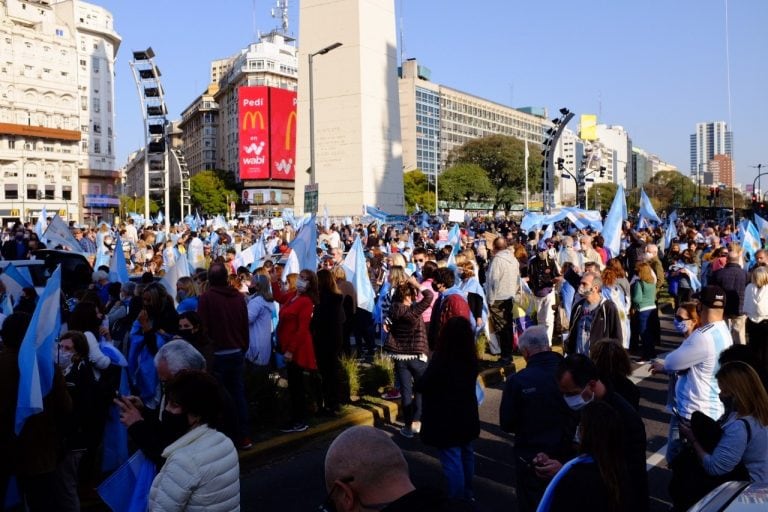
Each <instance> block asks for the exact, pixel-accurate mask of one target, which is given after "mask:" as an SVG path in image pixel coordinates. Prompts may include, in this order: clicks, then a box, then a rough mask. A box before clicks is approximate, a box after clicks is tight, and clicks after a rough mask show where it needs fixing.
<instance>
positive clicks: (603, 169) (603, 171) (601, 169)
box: [600, 167, 605, 178]
mask: <svg viewBox="0 0 768 512" xmlns="http://www.w3.org/2000/svg"><path fill="white" fill-rule="evenodd" d="M600 177H601V178H605V167H600Z"/></svg>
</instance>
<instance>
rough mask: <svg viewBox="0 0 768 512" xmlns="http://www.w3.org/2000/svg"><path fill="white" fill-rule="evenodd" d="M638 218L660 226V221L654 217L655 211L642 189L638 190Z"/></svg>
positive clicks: (657, 217)
mask: <svg viewBox="0 0 768 512" xmlns="http://www.w3.org/2000/svg"><path fill="white" fill-rule="evenodd" d="M640 218H641V219H642V218H645V219H647V220H649V221H651V222H656V223H658V224H661V219H660V218H659V216H658V215H656V210H654V209H653V205H652V204H651V200H650V198H649V197H648V194H646V193H645V190H644V189H640Z"/></svg>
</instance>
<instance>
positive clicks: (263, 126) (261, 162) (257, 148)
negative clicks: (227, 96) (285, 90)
mask: <svg viewBox="0 0 768 512" xmlns="http://www.w3.org/2000/svg"><path fill="white" fill-rule="evenodd" d="M268 95H269V89H268V88H267V87H240V88H239V89H238V103H237V107H238V108H237V111H238V112H237V113H238V126H239V127H240V128H239V131H240V179H241V180H258V179H267V178H269V161H270V160H269V125H268V121H269V120H268V117H269V99H268Z"/></svg>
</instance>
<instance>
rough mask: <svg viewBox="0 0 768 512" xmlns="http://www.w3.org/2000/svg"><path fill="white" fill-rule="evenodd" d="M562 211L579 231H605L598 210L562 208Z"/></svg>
mask: <svg viewBox="0 0 768 512" xmlns="http://www.w3.org/2000/svg"><path fill="white" fill-rule="evenodd" d="M561 210H562V211H561V213H563V212H565V217H566V218H567V219H568V220H570V221H571V222H572V223H573V225H574V226H576V227H577V228H579V229H586V228H592V229H594V230H595V231H602V229H603V219H602V217H600V212H598V211H596V210H584V209H582V208H574V207H567V208H562V209H561ZM558 220H559V219H558Z"/></svg>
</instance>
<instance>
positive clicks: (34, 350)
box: [15, 266, 61, 435]
mask: <svg viewBox="0 0 768 512" xmlns="http://www.w3.org/2000/svg"><path fill="white" fill-rule="evenodd" d="M60 297H61V266H59V267H57V268H56V270H55V271H54V272H53V275H52V276H51V277H50V278H49V279H48V282H47V283H46V285H45V290H44V291H43V294H42V296H41V297H40V300H39V301H38V302H37V306H36V307H35V312H34V314H33V315H32V321H31V322H30V324H29V328H28V329H27V333H26V334H25V335H24V340H23V341H22V342H21V348H20V349H19V374H20V376H19V392H18V398H17V403H16V422H15V432H16V435H19V434H20V433H21V429H22V428H24V423H25V422H26V421H27V418H29V417H30V416H33V415H35V414H39V413H41V412H43V398H45V397H46V396H48V393H50V391H51V387H52V386H53V365H54V361H53V353H54V350H55V346H54V344H55V343H56V338H57V337H58V336H59V332H60V331H61V304H60Z"/></svg>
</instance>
